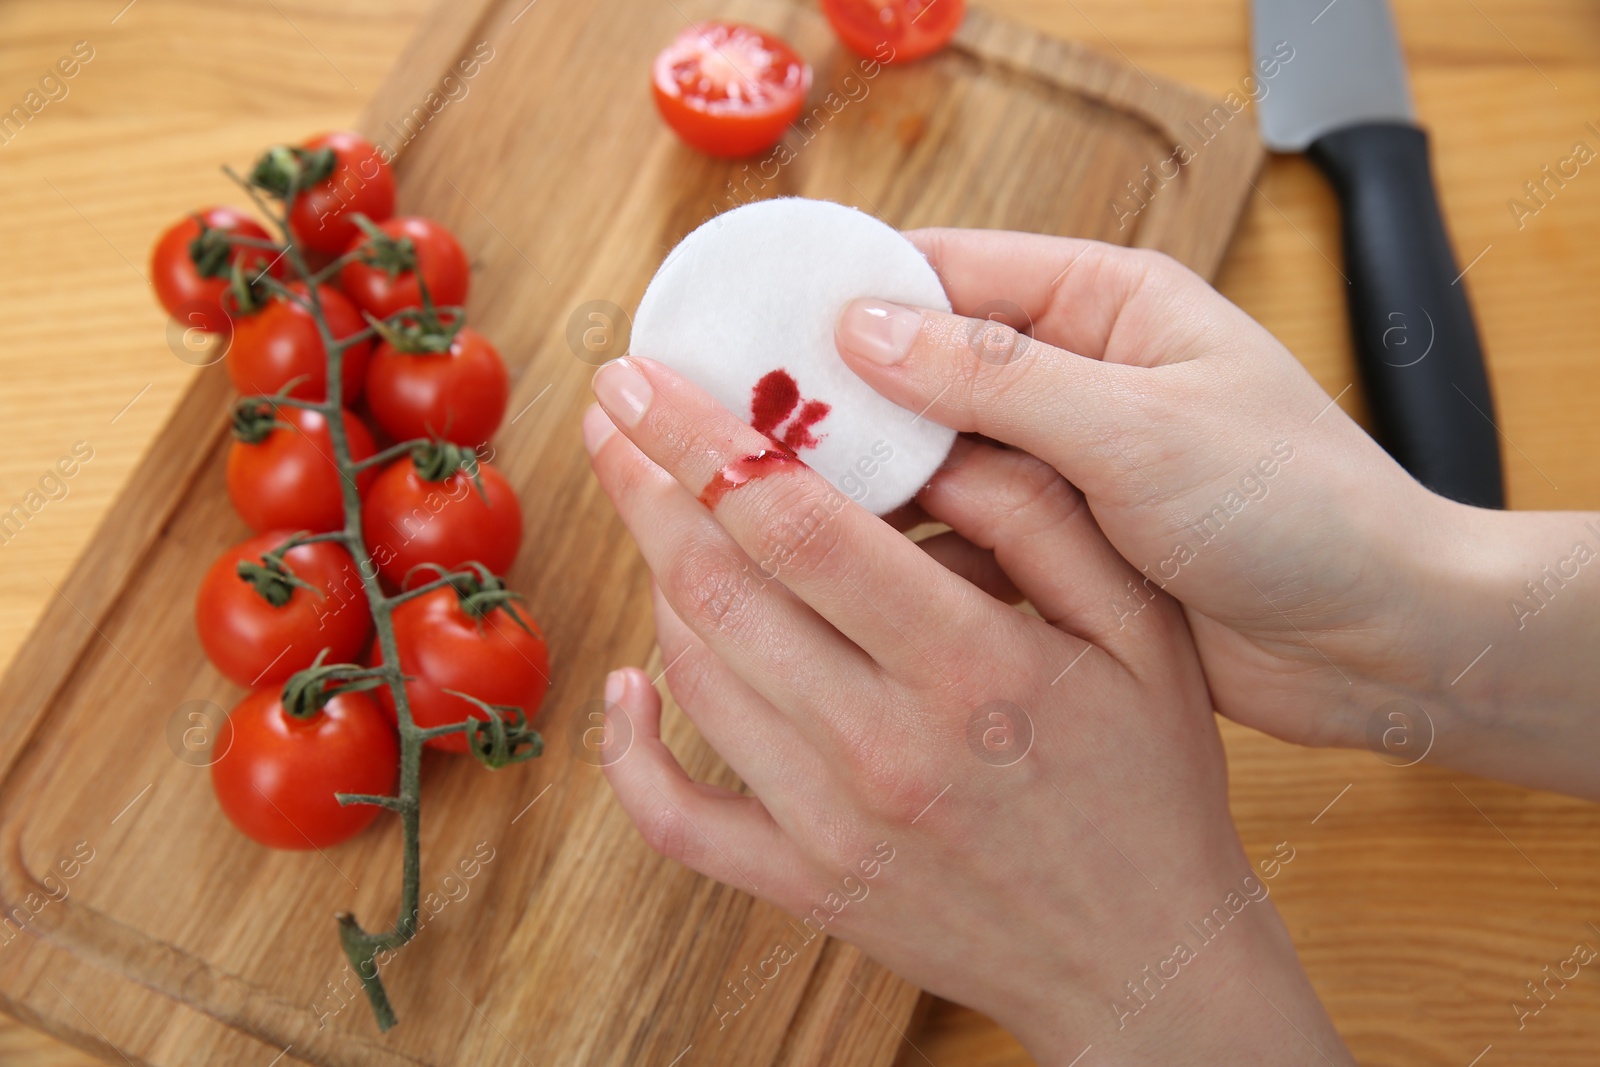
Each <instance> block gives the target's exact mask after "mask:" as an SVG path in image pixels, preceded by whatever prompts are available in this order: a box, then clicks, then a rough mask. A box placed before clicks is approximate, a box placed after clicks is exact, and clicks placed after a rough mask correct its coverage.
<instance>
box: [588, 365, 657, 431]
mask: <svg viewBox="0 0 1600 1067" xmlns="http://www.w3.org/2000/svg"><path fill="white" fill-rule="evenodd" d="M594 395H595V396H596V397H597V398H598V399H599V401H600V406H601V407H603V408H605V409H606V412H607V414H609V415H610V416H611V417H612V418H613V419H617V420H620V421H621V422H622V423H623V424H624V425H627V426H637V425H639V420H640V419H642V418H644V412H645V409H646V408H648V407H649V406H650V399H651V397H652V396H654V395H655V394H654V391H653V390H651V388H650V382H649V381H648V380H647V379H646V378H645V376H644V375H642V374H640V373H639V368H638V367H636V366H634V365H633V362H632V361H631V360H628V359H627V358H623V359H614V360H612V361H611V362H610V363H607V364H606V365H605V366H603V367H601V368H600V369H599V370H597V371H595V373H594Z"/></svg>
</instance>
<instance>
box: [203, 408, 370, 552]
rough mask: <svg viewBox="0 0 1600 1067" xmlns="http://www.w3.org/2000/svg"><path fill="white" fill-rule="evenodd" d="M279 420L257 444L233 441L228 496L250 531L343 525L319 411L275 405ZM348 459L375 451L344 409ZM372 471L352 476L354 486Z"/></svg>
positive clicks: (364, 430) (366, 481)
mask: <svg viewBox="0 0 1600 1067" xmlns="http://www.w3.org/2000/svg"><path fill="white" fill-rule="evenodd" d="M277 419H278V421H279V422H284V423H287V424H288V425H287V426H279V427H275V428H274V429H273V430H272V432H270V433H269V434H267V436H266V438H265V439H264V440H262V441H260V442H258V443H256V444H249V443H247V442H244V441H234V442H233V447H232V448H231V449H230V450H229V451H228V499H229V500H232V501H233V507H234V510H236V511H238V513H239V517H240V518H242V519H244V521H245V522H247V523H249V524H250V528H251V529H253V530H257V531H261V530H308V531H310V532H311V533H323V532H325V531H328V530H339V529H343V528H344V504H343V496H342V494H341V490H340V487H339V468H338V467H337V466H335V465H334V462H333V441H332V440H331V439H330V438H329V436H328V422H327V420H326V419H324V418H323V417H322V414H321V413H320V412H316V411H308V410H307V409H305V408H295V407H287V406H285V407H280V408H279V409H278V413H277ZM344 432H345V435H346V437H347V438H348V440H349V443H350V458H351V459H353V460H357V461H359V460H363V459H366V458H367V457H368V456H370V455H372V454H373V453H374V452H376V451H377V448H376V446H374V444H373V442H372V434H371V433H370V432H369V431H368V430H367V428H366V427H365V426H363V425H362V424H361V420H360V419H358V418H356V417H355V416H354V415H352V414H350V412H348V411H346V412H345V413H344ZM374 476H375V475H374V473H373V471H372V470H370V469H369V470H365V471H362V472H361V473H360V474H359V475H357V477H356V486H357V488H359V489H362V490H365V488H366V487H367V486H369V485H371V484H372V479H373V478H374Z"/></svg>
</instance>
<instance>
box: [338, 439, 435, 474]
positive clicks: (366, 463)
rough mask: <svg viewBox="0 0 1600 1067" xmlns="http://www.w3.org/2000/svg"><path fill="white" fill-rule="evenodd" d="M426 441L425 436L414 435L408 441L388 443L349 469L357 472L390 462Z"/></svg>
mask: <svg viewBox="0 0 1600 1067" xmlns="http://www.w3.org/2000/svg"><path fill="white" fill-rule="evenodd" d="M427 443H428V439H427V438H426V437H416V438H413V439H411V440H410V441H401V442H400V443H399V444H397V445H390V446H389V447H388V448H386V449H384V450H383V451H382V452H379V453H378V454H377V455H373V456H368V457H367V458H366V459H363V460H358V461H357V462H356V463H355V464H354V465H353V466H352V468H351V469H352V470H355V471H357V472H359V471H364V470H366V469H367V468H368V467H381V466H383V465H384V464H386V463H390V462H392V461H394V460H397V459H399V458H400V457H401V456H404V455H407V454H408V453H410V451H411V450H412V449H413V448H416V447H417V446H418V445H425V444H427Z"/></svg>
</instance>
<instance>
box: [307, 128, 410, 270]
mask: <svg viewBox="0 0 1600 1067" xmlns="http://www.w3.org/2000/svg"><path fill="white" fill-rule="evenodd" d="M301 147H302V148H303V149H305V150H306V151H308V152H314V151H316V150H317V149H319V148H331V149H332V150H333V155H334V165H333V173H332V174H330V175H328V177H327V178H325V179H323V180H322V181H320V182H318V183H317V184H316V185H313V186H311V187H310V188H309V189H305V190H302V191H301V193H300V195H298V196H296V197H295V198H294V203H293V204H291V205H290V206H289V228H290V230H291V231H293V233H294V235H295V239H296V240H298V241H299V242H300V244H301V245H302V246H304V247H305V248H308V249H310V250H311V251H313V252H321V253H323V254H325V255H329V256H336V255H338V254H339V253H340V252H343V251H344V250H345V249H346V248H349V247H350V242H351V241H353V240H355V238H356V236H357V235H358V234H359V233H360V232H361V231H360V229H359V228H357V226H356V224H355V220H354V219H352V218H351V216H352V215H354V214H356V213H357V212H360V213H361V214H363V215H365V216H366V217H367V218H369V219H371V220H372V221H373V222H382V221H383V220H384V219H386V218H388V217H389V216H390V215H392V214H394V172H393V171H391V170H390V169H389V164H388V163H386V162H384V159H383V154H382V153H381V152H380V151H379V150H378V148H377V146H375V145H374V144H373V143H372V142H371V141H369V140H367V139H366V138H365V137H362V136H360V135H359V134H354V133H325V134H323V135H322V136H321V137H313V138H312V139H311V140H309V141H307V142H306V143H305V144H304V145H302V146H301Z"/></svg>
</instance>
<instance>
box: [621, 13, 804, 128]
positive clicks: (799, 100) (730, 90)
mask: <svg viewBox="0 0 1600 1067" xmlns="http://www.w3.org/2000/svg"><path fill="white" fill-rule="evenodd" d="M651 85H652V87H653V89H654V91H655V98H656V107H657V108H659V109H660V111H661V117H662V118H664V119H666V120H667V125H669V126H671V127H672V128H673V129H674V130H676V131H677V132H678V136H680V137H682V138H683V139H684V140H685V141H687V142H689V144H690V145H691V146H693V147H695V148H698V149H699V150H700V151H702V152H706V153H708V154H710V155H713V156H748V155H754V154H755V153H757V152H764V151H766V150H767V149H768V148H771V147H772V146H773V145H775V144H777V143H778V140H779V138H781V137H782V136H783V131H784V130H786V129H787V128H788V126H789V124H790V123H791V122H793V121H794V120H795V118H796V117H797V116H798V115H799V114H800V109H801V108H803V107H804V106H805V102H806V93H807V92H808V91H809V90H810V88H811V68H810V67H809V66H807V65H806V63H805V61H804V60H802V59H801V58H800V57H799V56H798V55H796V54H795V52H794V50H793V49H792V48H790V47H789V46H788V45H787V44H785V43H784V42H783V41H781V40H779V39H778V38H777V37H774V36H772V35H771V34H769V33H767V32H765V31H763V30H759V29H756V28H755V27H754V26H742V25H740V24H738V23H734V22H702V23H699V24H698V25H694V26H690V27H689V28H687V29H685V30H684V31H683V32H682V33H680V34H678V36H677V37H676V38H674V39H673V41H672V43H671V44H669V45H667V47H666V48H663V49H662V50H661V52H660V54H659V55H657V56H656V59H655V64H654V66H653V68H652V70H651Z"/></svg>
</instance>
